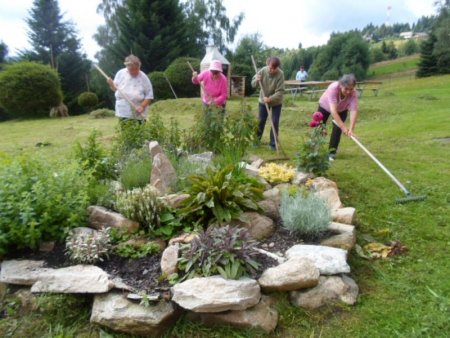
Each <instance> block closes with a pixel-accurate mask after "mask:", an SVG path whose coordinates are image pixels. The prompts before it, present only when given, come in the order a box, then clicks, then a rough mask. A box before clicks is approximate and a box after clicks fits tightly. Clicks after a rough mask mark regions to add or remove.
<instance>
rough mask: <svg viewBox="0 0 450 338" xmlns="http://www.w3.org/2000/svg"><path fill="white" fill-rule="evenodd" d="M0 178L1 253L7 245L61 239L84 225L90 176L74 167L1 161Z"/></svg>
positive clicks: (22, 160)
mask: <svg viewBox="0 0 450 338" xmlns="http://www.w3.org/2000/svg"><path fill="white" fill-rule="evenodd" d="M0 177H1V178H2V179H1V180H0V255H1V254H4V253H5V252H7V250H8V248H11V247H17V248H31V249H35V248H37V247H38V246H39V243H40V242H41V241H53V240H56V241H61V240H63V239H64V238H65V236H66V234H67V233H68V231H69V230H70V229H71V228H74V227H77V226H81V225H84V224H85V222H86V208H87V206H88V205H89V195H88V187H89V182H90V181H91V180H92V178H91V177H90V175H89V173H86V172H83V170H82V169H81V168H80V166H79V165H78V164H77V163H75V162H70V163H60V164H59V165H57V164H55V163H51V162H49V161H46V160H41V159H38V158H32V157H29V158H15V159H13V160H10V159H3V161H2V163H0Z"/></svg>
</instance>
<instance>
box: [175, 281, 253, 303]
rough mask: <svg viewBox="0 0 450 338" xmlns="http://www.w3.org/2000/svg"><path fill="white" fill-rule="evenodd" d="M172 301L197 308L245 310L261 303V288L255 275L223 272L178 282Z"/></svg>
mask: <svg viewBox="0 0 450 338" xmlns="http://www.w3.org/2000/svg"><path fill="white" fill-rule="evenodd" d="M171 290H172V294H173V296H172V301H174V302H175V303H177V304H178V305H180V306H181V307H182V308H184V309H187V310H191V311H194V312H222V311H227V310H245V309H247V308H249V307H252V306H254V305H256V304H258V302H259V300H260V298H261V290H260V287H259V285H258V283H257V282H256V281H255V280H254V279H250V278H241V279H239V280H233V279H225V278H222V277H221V276H211V277H201V278H192V279H188V280H187V281H185V282H182V283H179V284H176V285H174V286H173V287H172V288H171Z"/></svg>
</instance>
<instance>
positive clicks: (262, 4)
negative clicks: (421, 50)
mask: <svg viewBox="0 0 450 338" xmlns="http://www.w3.org/2000/svg"><path fill="white" fill-rule="evenodd" d="M435 1H436V0H369V1H365V0H314V1H306V0H276V1H273V0H223V3H224V6H225V7H226V8H227V14H228V17H230V18H232V17H234V16H236V15H237V14H238V13H240V12H244V14H245V19H244V21H243V22H242V24H241V26H240V29H239V37H240V36H243V35H247V34H255V33H259V34H261V36H262V40H263V41H264V43H265V45H267V46H269V47H280V48H297V47H298V45H299V43H301V44H302V46H303V47H310V46H318V45H323V44H325V43H326V42H327V41H328V38H329V36H330V33H332V32H345V31H348V30H351V29H355V28H358V29H361V28H363V27H364V26H366V25H367V24H369V23H373V24H374V25H381V24H383V23H385V22H386V21H387V20H389V22H390V23H391V24H392V23H410V24H411V23H414V22H416V21H417V19H418V18H420V17H421V16H423V15H427V16H429V15H432V14H435V13H436V9H435V7H434V6H433V3H434V2H435ZM32 3H33V1H32V0H0V40H1V41H3V42H5V43H6V44H7V45H8V48H9V55H10V56H12V55H15V54H16V53H17V50H21V49H24V48H29V44H28V38H27V25H26V23H25V18H26V17H27V16H28V11H29V9H30V8H31V6H32ZM98 3H99V1H98V0H77V1H74V0H60V1H59V5H60V9H61V12H62V13H63V14H64V18H65V19H66V20H67V19H69V20H71V21H73V22H74V23H75V26H76V28H77V30H78V33H79V37H80V38H81V40H82V43H83V49H84V51H85V52H86V53H87V54H88V56H89V57H90V58H91V59H93V57H94V54H95V52H96V51H97V49H98V46H97V44H96V42H95V41H94V39H93V38H92V35H93V34H94V33H95V32H96V30H97V26H99V25H101V24H102V23H103V22H104V21H103V17H102V16H101V15H98V14H97V13H96V8H97V4H98ZM388 7H390V8H391V9H390V11H388ZM388 13H389V14H388ZM238 39H239V38H238ZM238 39H237V40H238Z"/></svg>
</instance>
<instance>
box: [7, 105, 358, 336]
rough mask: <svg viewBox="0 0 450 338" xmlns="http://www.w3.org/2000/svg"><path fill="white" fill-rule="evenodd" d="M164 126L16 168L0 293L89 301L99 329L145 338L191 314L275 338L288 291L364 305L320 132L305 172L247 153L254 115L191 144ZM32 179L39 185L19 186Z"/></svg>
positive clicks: (205, 132)
mask: <svg viewBox="0 0 450 338" xmlns="http://www.w3.org/2000/svg"><path fill="white" fill-rule="evenodd" d="M153 119H154V120H153V121H151V122H150V123H147V124H146V125H144V126H141V125H129V126H127V125H122V126H119V128H118V131H117V137H116V140H115V146H114V147H113V149H112V150H108V151H106V150H105V149H103V148H102V147H101V146H100V144H99V143H98V139H97V137H98V135H96V134H95V133H93V134H92V135H91V136H90V138H89V141H88V143H87V144H86V145H81V144H79V145H78V150H77V159H78V163H79V164H78V166H76V167H73V168H69V169H66V170H65V171H60V172H58V171H54V172H51V173H50V175H47V176H45V174H43V171H42V168H43V167H40V165H42V166H45V164H37V163H35V164H30V163H28V164H24V163H11V166H12V167H13V166H15V167H14V168H13V169H14V170H11V176H10V177H9V176H8V175H6V174H7V173H3V174H4V175H3V176H4V177H5V182H4V183H3V184H7V183H8V182H9V181H10V183H11V184H13V183H14V180H16V181H15V183H16V188H15V189H16V193H17V192H19V196H21V197H20V198H22V199H23V202H22V207H21V212H19V213H16V214H15V210H14V208H13V202H14V198H15V197H14V196H16V195H14V196H13V195H12V193H11V196H10V198H9V199H8V201H10V202H11V205H10V211H9V213H6V212H5V211H4V213H5V215H6V216H8V217H9V218H8V226H6V225H5V222H4V224H3V225H2V227H3V235H2V236H1V237H0V242H1V243H2V246H1V249H2V251H1V254H2V255H3V261H2V263H1V271H0V283H1V285H3V287H2V288H4V287H5V286H6V285H10V286H23V287H28V288H29V289H27V291H26V292H27V293H28V294H30V297H32V296H31V294H44V293H62V294H92V295H93V303H92V309H91V314H90V320H91V322H92V323H96V324H98V325H100V326H103V327H106V328H108V329H110V330H112V331H118V332H124V333H128V334H133V335H140V336H162V335H164V334H165V333H166V332H167V330H168V329H169V328H170V327H171V326H173V325H175V323H176V322H177V320H178V319H179V318H180V317H181V316H186V317H187V318H189V319H190V320H192V321H198V322H200V323H202V324H203V325H212V326H214V325H231V326H236V327H242V328H256V329H260V330H262V331H263V332H268V333H270V332H273V331H274V330H275V329H276V327H277V323H278V312H277V309H276V303H277V295H279V293H287V294H288V297H289V300H290V303H291V305H292V306H293V307H300V308H304V309H317V308H320V307H321V306H323V305H329V304H335V303H344V304H349V305H352V304H354V303H355V302H356V301H357V296H358V286H357V285H356V283H355V282H354V280H353V279H352V278H351V276H350V272H351V267H350V266H349V264H348V262H347V253H348V251H349V250H350V249H352V248H353V247H354V245H355V242H356V230H355V226H354V224H355V213H356V211H355V209H354V208H352V207H351V206H343V205H342V203H341V201H340V198H339V191H338V188H337V184H336V183H335V182H333V181H331V180H329V179H327V178H325V177H323V176H322V175H321V174H324V173H325V172H326V169H327V165H328V164H327V161H328V159H327V154H326V151H324V147H323V145H324V143H323V137H324V135H323V130H321V129H320V127H321V124H319V126H317V125H316V126H315V128H314V129H312V130H311V137H310V138H309V139H308V140H307V141H306V142H305V144H304V148H303V149H302V151H301V152H300V153H299V155H298V158H297V159H296V164H297V167H296V168H295V167H293V166H292V165H288V164H280V163H276V162H272V161H270V160H269V161H268V160H263V159H261V158H257V157H254V156H249V155H248V149H249V148H250V147H251V145H252V144H253V142H254V140H253V138H252V137H253V136H252V135H253V134H254V133H253V129H252V128H253V126H254V121H253V120H252V119H251V118H250V117H249V115H246V114H241V115H240V117H238V118H237V117H233V116H230V117H227V118H226V120H225V121H221V122H220V123H217V124H214V123H213V124H211V123H210V122H211V121H209V128H206V127H204V126H203V125H202V123H203V122H202V118H199V120H198V121H199V123H198V126H199V127H198V128H197V134H196V133H191V134H190V135H184V136H183V142H181V136H180V135H181V133H180V131H179V130H178V127H177V125H176V123H173V124H172V125H171V127H170V128H165V127H164V126H163V125H162V123H161V121H160V120H158V116H157V115H156V117H154V118H153ZM238 125H240V126H241V129H240V130H238V128H237V126H238ZM211 126H212V127H211ZM242 126H244V128H242ZM214 128H217V129H214ZM199 134H200V135H199ZM147 140H153V141H147ZM156 140H157V141H156ZM180 143H183V145H184V147H183V148H181V147H179V145H180ZM205 144H207V145H208V147H206V146H205ZM202 149H203V150H205V149H210V150H212V151H206V152H205V151H204V152H195V151H193V150H202ZM230 149H231V150H230ZM308 154H314V156H315V157H314V156H313V157H309V160H308V159H307V156H306V155H308ZM311 158H312V159H311ZM27 166H28V167H27ZM21 170H22V171H23V172H24V173H25V174H27V175H28V176H30V175H29V174H30V172H32V171H33V170H37V171H36V175H37V176H36V177H34V176H33V175H31V177H30V179H29V181H27V182H25V181H23V186H22V187H17V180H18V179H17V178H16V176H14V177H13V176H12V173H13V172H14V173H16V174H17V172H19V171H21ZM38 172H39V173H40V174H38ZM142 173H144V174H142ZM141 176H144V177H145V176H147V177H150V178H149V179H148V178H147V181H146V180H145V179H142V181H141V182H139V177H141ZM80 177H84V178H85V181H84V179H80ZM77 178H78V179H77ZM8 180H9V181H8ZM136 180H137V181H136ZM58 182H59V183H58ZM61 182H62V183H61ZM142 182H143V183H142ZM58 184H61V186H58ZM83 184H85V185H84V186H83ZM55 185H56V186H55ZM50 186H52V187H53V188H52V189H49V187H50ZM20 188H22V189H23V190H22V191H19V190H20ZM58 189H60V190H58ZM80 189H81V191H85V192H86V195H80V193H79V191H80ZM75 190H76V191H78V193H77V192H75ZM25 191H27V192H28V193H25ZM45 196H47V197H49V198H48V199H47V201H48V203H50V204H48V205H44V203H43V202H40V199H44V197H45ZM55 196H56V197H55ZM94 197H95V198H94ZM49 200H50V201H49ZM69 201H70V203H71V204H70V205H68V206H67V203H69ZM16 202H17V201H16ZM58 203H59V204H58ZM3 207H5V206H3ZM25 207H28V208H25ZM46 208H47V209H48V210H47V209H46ZM58 208H59V209H61V210H58ZM5 210H6V209H5ZM58 212H59V214H58ZM46 213H47V214H46ZM46 215H47V216H46ZM83 215H84V216H83ZM57 216H58V217H57ZM27 217H28V219H26V218H27ZM19 230H20V231H21V232H20V231H19ZM31 230H36V231H34V232H33V231H31ZM33 236H34V237H33Z"/></svg>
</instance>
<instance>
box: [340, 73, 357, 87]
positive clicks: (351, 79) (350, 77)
mask: <svg viewBox="0 0 450 338" xmlns="http://www.w3.org/2000/svg"><path fill="white" fill-rule="evenodd" d="M339 84H340V85H341V86H344V87H348V86H355V85H356V77H355V75H354V74H344V75H342V77H341V78H340V79H339Z"/></svg>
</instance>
